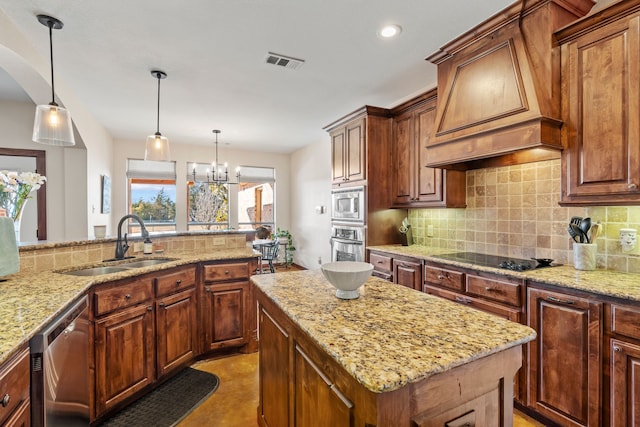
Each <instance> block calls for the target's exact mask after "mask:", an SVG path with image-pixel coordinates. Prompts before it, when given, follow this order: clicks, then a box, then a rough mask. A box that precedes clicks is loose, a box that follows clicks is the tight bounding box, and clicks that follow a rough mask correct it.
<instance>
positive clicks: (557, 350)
mask: <svg viewBox="0 0 640 427" xmlns="http://www.w3.org/2000/svg"><path fill="white" fill-rule="evenodd" d="M528 297H529V298H528V300H529V305H528V320H529V322H528V323H529V326H530V327H532V328H533V329H535V330H536V332H537V333H538V336H537V337H536V339H535V340H534V341H531V342H530V343H529V357H528V363H529V369H528V372H529V375H528V379H529V396H528V399H527V401H528V405H529V406H530V407H532V408H533V409H534V410H535V411H537V412H539V413H540V414H542V415H544V416H546V417H548V418H549V419H551V420H553V421H555V422H557V423H559V424H561V425H563V426H589V427H599V426H600V425H601V424H600V406H601V399H600V393H601V390H600V374H601V361H602V356H601V349H600V340H601V336H602V322H601V316H602V304H601V303H598V302H591V301H589V300H587V299H585V298H579V297H575V296H571V295H567V294H562V293H558V292H549V291H546V290H542V289H536V288H533V287H530V288H529V289H528Z"/></svg>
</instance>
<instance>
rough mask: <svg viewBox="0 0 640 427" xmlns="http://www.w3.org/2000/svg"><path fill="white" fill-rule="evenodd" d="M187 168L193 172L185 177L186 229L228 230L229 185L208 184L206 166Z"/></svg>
mask: <svg viewBox="0 0 640 427" xmlns="http://www.w3.org/2000/svg"><path fill="white" fill-rule="evenodd" d="M189 166H190V167H191V170H192V171H193V172H192V173H191V174H189V175H188V176H187V194H188V195H189V197H188V201H187V203H188V205H187V214H188V216H187V229H188V230H224V229H228V228H229V184H222V183H215V182H210V175H209V174H210V171H209V169H208V167H209V165H207V164H202V163H193V164H189ZM211 178H213V177H211Z"/></svg>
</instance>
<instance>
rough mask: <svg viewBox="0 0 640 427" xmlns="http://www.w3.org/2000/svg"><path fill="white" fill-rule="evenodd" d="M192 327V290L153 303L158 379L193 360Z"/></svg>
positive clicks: (194, 333) (194, 331)
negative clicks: (154, 309) (154, 307)
mask: <svg viewBox="0 0 640 427" xmlns="http://www.w3.org/2000/svg"><path fill="white" fill-rule="evenodd" d="M196 327H197V323H196V291H195V288H191V289H188V290H186V291H182V292H179V293H177V294H174V295H170V296H166V297H164V298H160V299H158V300H157V301H156V335H157V364H158V366H157V369H158V378H159V377H161V376H163V375H165V374H167V373H168V372H170V371H172V370H174V369H176V368H178V367H180V366H183V365H185V364H186V363H189V362H190V361H192V360H193V358H194V357H195V354H196V342H197V341H196V340H197V338H196V337H197V335H196Z"/></svg>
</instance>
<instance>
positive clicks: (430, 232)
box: [427, 224, 433, 237]
mask: <svg viewBox="0 0 640 427" xmlns="http://www.w3.org/2000/svg"><path fill="white" fill-rule="evenodd" d="M427 237H433V225H432V224H429V225H427Z"/></svg>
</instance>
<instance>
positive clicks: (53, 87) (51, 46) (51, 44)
mask: <svg viewBox="0 0 640 427" xmlns="http://www.w3.org/2000/svg"><path fill="white" fill-rule="evenodd" d="M47 27H49V57H50V59H51V61H50V64H51V103H50V104H49V105H53V106H56V107H57V106H58V104H56V90H55V83H54V80H53V21H51V20H49V21H48V22H47Z"/></svg>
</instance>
